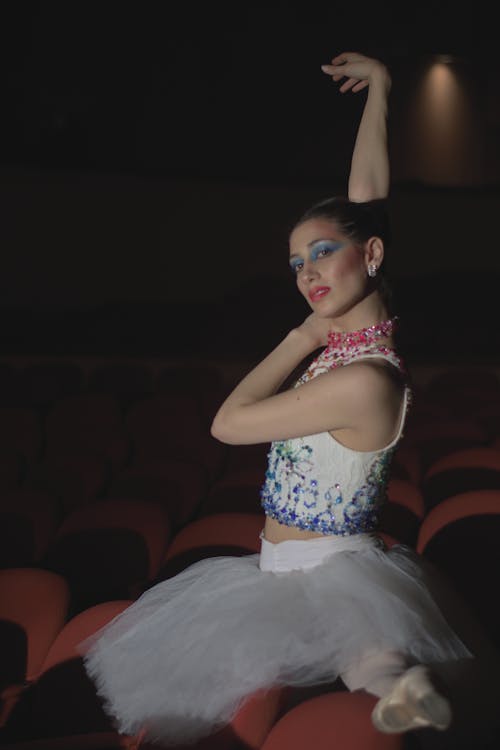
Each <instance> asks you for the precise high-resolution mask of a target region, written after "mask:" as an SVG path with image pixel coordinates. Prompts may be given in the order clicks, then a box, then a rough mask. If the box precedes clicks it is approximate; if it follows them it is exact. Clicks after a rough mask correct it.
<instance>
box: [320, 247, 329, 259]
mask: <svg viewBox="0 0 500 750" xmlns="http://www.w3.org/2000/svg"><path fill="white" fill-rule="evenodd" d="M332 253H333V247H322V248H321V249H319V250H318V251H317V252H316V258H326V256H327V255H331V254H332Z"/></svg>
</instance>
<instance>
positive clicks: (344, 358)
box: [261, 345, 410, 536]
mask: <svg viewBox="0 0 500 750" xmlns="http://www.w3.org/2000/svg"><path fill="white" fill-rule="evenodd" d="M368 358H378V359H380V358H382V359H385V360H387V361H389V362H390V363H391V364H392V365H393V366H395V367H397V368H398V369H399V370H400V371H403V370H404V368H403V365H402V362H401V360H400V358H399V357H398V355H397V354H396V352H395V351H394V350H393V349H389V348H387V347H384V346H373V345H372V346H367V347H358V348H357V349H356V350H354V351H352V350H351V351H342V350H336V349H333V348H331V347H327V348H326V349H324V350H323V352H322V353H321V354H320V355H319V357H317V358H316V359H315V360H314V361H313V362H312V363H311V364H310V365H309V367H308V368H307V370H306V371H305V372H304V373H303V375H302V376H301V377H300V378H299V379H298V381H297V382H296V383H295V385H294V387H295V388H297V387H300V386H301V385H303V384H304V383H306V382H308V381H309V380H310V379H311V378H314V377H317V376H318V375H320V374H322V373H325V372H328V371H329V370H331V369H332V368H334V367H339V366H343V365H346V364H349V363H350V362H353V361H355V360H356V361H359V360H360V359H368ZM409 401H410V390H409V387H408V386H405V389H404V396H403V407H402V411H401V417H400V424H399V427H398V431H397V434H396V437H395V438H394V440H392V441H391V443H390V444H389V445H387V446H385V447H384V448H382V449H379V450H374V451H356V450H353V449H352V448H348V447H346V446H344V445H342V444H341V443H339V442H338V441H337V440H335V438H334V437H332V435H331V434H330V433H329V432H322V433H318V434H315V435H306V436H304V437H300V438H293V439H289V440H278V441H275V442H273V443H272V444H271V448H270V451H269V453H268V468H267V471H266V476H265V482H264V484H263V486H262V489H261V501H262V507H263V509H264V511H265V513H266V515H267V516H269V517H271V518H274V519H276V520H277V521H278V522H279V523H282V524H285V525H286V526H295V527H297V528H299V529H303V530H307V531H314V532H319V533H322V534H339V535H342V536H346V535H350V534H356V533H359V532H370V531H374V530H375V529H376V527H377V522H378V514H379V511H380V508H381V506H382V505H383V503H384V501H385V499H386V489H387V481H388V475H389V469H390V463H391V458H392V455H393V453H394V451H395V449H396V446H397V444H398V442H399V440H400V439H401V437H402V431H403V427H404V422H405V416H406V411H407V407H408V404H409Z"/></svg>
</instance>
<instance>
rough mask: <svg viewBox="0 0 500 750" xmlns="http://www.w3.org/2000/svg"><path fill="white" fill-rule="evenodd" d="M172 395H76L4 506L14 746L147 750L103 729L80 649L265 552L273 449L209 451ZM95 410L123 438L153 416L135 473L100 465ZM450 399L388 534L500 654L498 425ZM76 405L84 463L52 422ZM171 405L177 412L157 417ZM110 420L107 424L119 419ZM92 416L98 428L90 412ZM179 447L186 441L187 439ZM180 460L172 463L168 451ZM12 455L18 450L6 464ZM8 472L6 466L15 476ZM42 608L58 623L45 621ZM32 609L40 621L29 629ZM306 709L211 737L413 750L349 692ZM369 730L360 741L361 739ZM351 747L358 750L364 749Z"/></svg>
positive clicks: (7, 716)
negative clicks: (234, 559)
mask: <svg viewBox="0 0 500 750" xmlns="http://www.w3.org/2000/svg"><path fill="white" fill-rule="evenodd" d="M465 391H466V389H465V390H464V392H465ZM484 393H486V388H485V389H484ZM171 396H172V394H171V393H169V394H167V395H166V397H163V396H162V397H158V396H154V397H152V396H150V397H148V398H143V399H141V400H139V401H130V402H129V403H128V405H127V406H126V408H124V404H125V402H122V404H119V408H118V409H117V408H116V399H115V397H114V396H113V395H111V394H102V393H100V394H99V393H95V394H90V393H85V394H79V395H78V394H74V395H72V396H68V397H67V399H66V398H65V399H61V401H57V403H56V404H54V405H53V407H51V408H49V409H47V410H46V411H45V414H43V415H40V412H37V416H38V418H40V417H41V425H42V436H44V437H43V440H42V453H41V455H39V456H38V459H37V461H35V462H31V461H28V460H26V461H25V464H24V467H23V469H24V470H25V471H24V475H23V476H21V481H19V480H18V481H16V482H13V483H11V484H10V485H9V484H8V483H6V485H5V486H4V487H3V489H2V490H1V491H0V534H2V533H3V538H2V537H0V550H3V553H4V555H5V556H4V561H3V563H4V564H3V568H4V569H3V570H0V602H1V604H0V607H1V609H0V622H1V627H2V638H1V639H0V640H1V643H0V649H1V652H0V655H1V656H2V659H1V660H0V663H1V664H2V665H3V664H5V665H6V666H5V670H2V684H1V687H2V688H3V690H2V705H3V708H2V711H3V713H2V717H3V718H2V722H1V723H2V724H3V729H1V730H0V742H2V743H5V747H12V748H14V747H15V748H17V750H23V747H25V748H26V749H27V750H35V748H39V749H40V750H42V748H44V747H45V748H47V750H48V748H51V750H52V748H54V749H55V748H57V747H64V748H67V750H70V748H75V750H76V748H77V747H82V748H87V747H88V748H90V747H94V748H102V750H104V748H105V747H132V746H133V743H134V738H123V737H119V736H118V735H117V733H116V732H114V730H113V728H112V727H111V726H110V724H109V720H108V719H107V718H106V717H105V715H104V714H103V712H102V708H101V706H100V704H99V702H98V700H97V698H96V696H95V691H94V688H93V686H92V685H90V683H89V682H88V680H87V679H86V677H85V674H84V672H83V669H82V665H81V661H80V659H79V656H78V654H77V653H76V649H75V647H76V644H77V643H78V642H80V641H81V640H82V639H83V638H84V637H86V636H87V635H91V634H92V633H93V632H95V630H97V629H98V628H99V627H100V626H101V625H102V624H104V623H105V622H107V621H108V620H109V619H111V617H113V616H114V615H115V614H117V613H118V612H119V611H121V608H123V607H125V606H128V604H129V603H130V602H131V601H133V599H135V598H136V597H137V596H138V595H140V593H141V592H142V591H143V590H145V589H146V588H149V587H150V586H152V585H154V584H155V583H158V582H159V581H161V580H165V579H166V578H169V577H171V576H173V575H176V574H177V573H178V572H180V571H181V570H183V569H184V568H185V567H186V566H187V565H189V564H191V563H192V562H195V561H196V560H198V559H201V558H204V557H209V556H214V555H218V554H230V555H240V554H249V553H254V552H256V551H258V546H259V540H258V535H259V532H260V530H261V528H262V525H263V522H264V517H263V515H262V513H261V510H260V506H259V494H258V490H259V487H260V484H261V482H262V478H263V474H264V470H265V460H266V453H267V449H268V446H266V445H259V446H230V447H228V446H221V445H220V444H218V443H216V441H210V440H209V441H208V442H209V443H211V444H212V446H216V447H215V448H213V449H212V448H209V449H208V450H207V451H206V452H204V451H203V450H202V449H201V446H202V445H203V444H204V443H203V439H202V438H201V435H202V434H203V435H205V439H206V435H207V431H206V425H207V416H208V417H209V414H208V412H207V413H206V414H205V417H203V415H202V414H203V413H202V411H201V410H200V409H197V408H196V407H193V399H191V398H190V397H189V396H188V395H187V394H184V396H182V395H181V394H178V396H177V397H176V399H177V404H176V403H175V402H176V399H175V398H174V399H172V398H171ZM417 396H418V393H417ZM94 398H95V399H96V402H97V403H100V404H101V406H102V405H103V404H105V403H106V402H107V403H108V404H110V403H114V407H113V409H114V414H115V415H118V423H119V419H120V416H121V419H122V422H121V424H122V426H123V424H124V423H125V424H127V417H128V416H129V415H130V414H134V409H135V407H138V406H139V405H140V404H142V403H147V404H148V408H149V409H150V411H149V416H148V417H147V418H146V419H144V421H143V425H144V429H145V433H146V439H145V443H144V452H143V453H141V452H136V450H135V447H134V449H133V450H132V451H129V453H128V454H127V455H126V456H125V459H124V460H123V456H124V454H121V456H122V457H121V458H120V453H119V451H118V450H116V452H115V453H112V452H109V453H106V452H101V453H100V452H99V451H96V450H95V447H96V445H106V434H107V433H106V430H104V429H102V425H101V424H100V423H99V418H100V417H99V409H98V408H96V409H94V410H92V407H91V404H92V399H94ZM158 398H160V401H159V400H158ZM473 398H474V399H476V404H477V403H478V402H479V399H478V397H477V395H475V396H474V397H472V396H470V400H471V402H472V400H473ZM162 399H163V401H162ZM444 400H445V396H444V397H443V400H442V401H440V400H439V399H436V401H435V402H433V401H432V399H430V398H428V400H427V401H425V400H423V399H422V400H421V401H420V404H421V405H420V406H418V407H417V406H416V407H415V408H414V410H413V416H412V418H411V419H409V422H408V425H407V429H406V430H405V436H404V438H403V441H402V443H401V445H400V447H399V448H398V450H397V452H396V455H395V460H394V464H393V474H392V478H391V481H390V483H389V500H390V502H389V503H387V505H386V506H385V509H384V512H383V514H382V518H381V528H382V531H383V536H384V538H385V541H386V543H387V544H388V545H389V546H390V545H392V544H393V543H394V542H396V541H402V542H405V543H408V544H410V545H411V546H413V547H414V548H415V550H416V551H417V552H418V553H419V554H421V555H423V556H425V557H426V558H427V559H428V560H429V561H430V562H432V563H434V564H436V565H437V566H438V568H440V569H441V570H442V571H443V572H445V573H446V575H447V576H448V577H449V578H451V580H452V581H453V583H454V585H455V586H456V588H457V590H458V591H459V593H460V594H461V595H462V596H463V597H464V598H465V600H466V601H467V603H468V605H469V606H470V607H471V608H472V609H473V610H474V612H475V615H476V616H477V617H478V619H479V620H480V622H481V623H482V625H483V627H484V628H485V629H486V630H487V632H488V633H489V635H490V636H491V638H492V640H494V641H495V642H496V643H497V644H498V633H499V632H500V627H499V625H500V614H499V611H498V607H497V605H496V602H495V599H494V597H492V596H491V593H490V591H489V588H490V579H489V577H488V576H485V575H484V571H487V570H496V569H498V562H499V560H498V553H497V551H496V549H497V545H496V544H495V539H496V537H497V535H498V531H499V528H498V526H499V523H500V487H499V484H498V477H499V474H500V472H499V470H498V460H499V454H500V444H499V442H498V440H497V435H496V433H495V429H493V428H492V425H494V420H493V419H492V420H491V421H490V423H489V425H488V426H487V425H486V423H483V422H481V421H478V420H477V419H476V418H475V417H474V418H472V417H471V418H470V419H468V418H467V417H466V416H464V414H463V412H461V416H460V418H459V417H457V416H456V415H453V413H452V411H451V410H450V408H448V407H447V408H446V409H444V408H443V403H444ZM62 402H65V403H70V404H72V405H73V406H74V405H75V404H80V403H86V404H87V415H86V416H87V417H89V419H88V423H90V424H92V425H93V427H92V428H91V429H89V430H88V433H87V436H86V437H87V440H86V441H85V440H84V439H83V436H84V435H85V430H83V429H75V430H74V434H75V435H76V436H78V437H77V439H76V440H77V444H78V445H79V446H80V450H76V448H75V446H74V445H73V446H71V445H69V444H70V443H71V440H70V436H71V434H72V432H71V431H72V429H73V428H74V427H75V420H74V419H71V418H70V419H67V420H66V419H62V423H63V424H64V425H65V426H64V429H63V431H62V433H63V434H65V435H66V440H64V439H62V440H61V441H60V442H59V444H58V448H57V450H55V451H50V452H47V451H46V445H47V441H46V432H45V431H46V426H47V425H48V424H49V422H50V418H49V415H50V414H51V411H52V409H54V410H56V411H57V409H56V407H58V406H59V405H60V403H62ZM450 402H451V399H450ZM161 403H163V404H165V403H166V404H168V407H167V408H166V409H165V410H162V409H161V408H160V409H159V410H158V411H156V407H158V405H159V404H161ZM418 403H419V402H418V398H417V401H416V404H418ZM188 404H190V405H188ZM11 408H12V409H13V410H15V409H14V408H13V407H11ZM15 408H17V409H20V408H24V409H25V410H26V411H28V412H29V411H30V409H26V407H19V406H18V407H15ZM63 412H64V410H63ZM77 412H78V410H77ZM101 412H102V414H104V415H106V409H105V408H104V409H101ZM139 413H140V414H141V412H140V410H139ZM74 414H75V412H74V411H73V417H74ZM80 414H81V415H82V417H84V415H85V409H82V410H81V412H80ZM172 414H176V415H177V416H180V415H182V414H184V415H185V416H186V415H187V417H186V424H184V425H182V424H181V423H179V425H180V426H179V429H178V430H177V431H176V430H174V431H172V420H170V421H169V417H168V415H170V416H172ZM190 414H191V415H192V416H193V421H192V422H191V423H190V422H189V419H190V417H189V415H190ZM92 415H94V416H95V421H92ZM150 419H151V420H152V421H150ZM56 421H57V420H56ZM76 421H78V420H76ZM83 421H84V419H83ZM196 421H197V422H198V427H197V428H196V430H195V431H193V430H191V426H192V425H193V424H194V423H195V422H196ZM131 422H132V423H134V420H133V419H132V420H131ZM137 422H138V423H141V419H140V418H139V419H138V420H137ZM137 422H135V424H137ZM152 424H153V425H154V424H156V425H157V426H158V432H156V431H155V429H152V428H151V425H152ZM184 430H185V431H184ZM7 432H8V431H7ZM110 434H111V435H113V434H114V433H113V432H112V431H111V433H110ZM123 434H124V433H123V432H122V433H121V435H123ZM176 435H177V438H178V439H177V440H171V438H172V437H175V436H176ZM115 436H116V434H115ZM184 437H185V439H184ZM198 437H200V442H197V440H198ZM190 439H191V440H190ZM119 442H120V441H119V440H118V441H116V444H117V445H119ZM112 443H113V440H111V441H110V444H112ZM82 444H84V445H85V448H86V450H85V451H84V450H81V445H82ZM12 445H13V441H12V440H11V441H10V447H11V448H12ZM166 445H169V446H170V445H172V446H173V448H172V450H170V449H169V450H165V446H166ZM8 447H9V441H8V440H6V441H5V442H4V448H5V450H6V452H7V448H8ZM211 450H213V452H212V453H210V451H211ZM139 454H140V459H138V458H137V456H138V455H139ZM49 455H50V458H49ZM113 456H114V457H115V459H116V460H115V461H113ZM200 457H202V460H200ZM1 465H2V464H1V460H0V475H1V474H2V470H1ZM6 465H8V462H6ZM34 467H36V470H35V468H34ZM48 467H51V470H49V468H48ZM26 469H29V470H28V471H26ZM99 470H101V473H99ZM5 475H6V476H8V472H7V471H6V472H5ZM35 480H36V481H35ZM2 522H3V523H2ZM9 524H10V526H9ZM16 535H17V536H16ZM9 545H10V547H9ZM23 545H24V549H25V551H26V555H25V557H24V558H23V559H22V561H21V562H20V563H19V557H18V558H17V563H19V564H20V565H22V566H24V567H22V568H20V567H19V565H18V564H17V563H16V560H15V559H14V556H15V554H16V551H17V553H19V552H20V551H22V549H23ZM9 549H10V554H11V557H10V559H9ZM29 550H31V551H29ZM464 550H465V551H466V553H467V554H464ZM30 575H33V576H35V577H36V576H37V575H38V576H40V575H41V576H46V578H45V583H42V582H41V579H38V581H37V582H35V583H33V581H31V582H30V580H29V579H30ZM9 576H10V579H9ZM23 576H24V579H23V580H21V579H22V577H23ZM47 576H48V577H49V578H47ZM49 579H50V582H49ZM9 586H11V588H10V589H9ZM2 587H3V588H2ZM30 587H31V588H30ZM35 589H36V590H37V595H35V594H34V593H33V592H34V591H35ZM9 591H10V593H9ZM16 592H17V593H16ZM52 597H53V599H52ZM37 603H38V605H39V609H40V610H43V613H44V614H43V616H40V614H39V613H37V612H36V609H37ZM31 605H32V606H33V612H31V611H30V613H28V614H26V611H27V610H26V608H28V610H29V607H30V606H31ZM51 614H52V615H53V616H54V619H53V620H52V622H51V623H46V621H45V620H44V617H45V618H47V617H48V616H49V615H51ZM49 619H50V618H49ZM35 644H36V645H35ZM4 654H5V656H4ZM367 698H369V696H367ZM290 700H291V699H290V697H289V696H288V697H287V696H286V695H285V693H284V692H283V691H274V692H271V693H269V694H265V695H263V696H255V699H254V700H252V701H250V702H249V704H248V705H246V706H245V707H244V708H243V710H242V711H241V712H240V713H239V714H238V717H237V718H236V720H235V721H234V722H233V724H232V725H231V726H230V727H228V728H226V729H225V730H224V731H223V732H221V733H220V735H219V736H217V737H216V738H211V740H210V741H209V742H208V744H207V745H206V750H209V748H214V750H215V748H216V749H217V750H219V749H220V750H228V748H231V747H233V748H235V750H236V748H241V750H243V748H244V749H245V750H248V747H252V748H259V749H261V750H281V748H284V747H287V748H288V747H291V748H293V747H294V745H293V741H294V739H293V738H299V737H302V738H303V741H304V737H305V735H304V734H302V735H301V733H300V732H301V730H300V727H302V728H303V727H304V726H305V727H309V729H308V730H307V731H309V732H310V731H311V726H309V722H310V721H313V720H314V721H316V722H317V723H318V724H317V725H318V727H323V730H324V731H323V733H322V734H321V737H319V736H318V738H317V739H316V740H315V742H317V743H319V744H317V745H315V746H317V747H320V748H321V747H322V744H321V743H322V742H324V743H326V742H330V744H329V746H332V747H333V746H335V745H334V742H336V741H337V738H338V737H339V736H342V738H343V739H342V741H343V743H344V744H342V745H341V746H342V747H345V748H346V749H347V750H348V749H349V748H350V747H352V748H359V747H363V748H365V747H372V746H373V747H374V748H375V747H380V748H381V750H383V748H389V747H403V745H402V744H390V743H391V742H392V743H397V742H399V743H401V741H402V740H401V738H393V737H387V736H383V735H379V734H378V733H376V732H374V730H373V729H372V728H371V724H370V722H369V712H370V706H371V705H372V704H371V703H370V701H369V700H368V701H366V696H364V694H361V698H360V696H359V695H356V694H352V695H351V694H346V695H344V694H343V693H338V692H334V693H331V694H329V695H326V696H320V697H318V698H317V699H312V700H306V701H305V702H302V703H300V705H298V706H297V707H295V708H294V707H293V705H292V707H291V708H290V706H291V703H290ZM292 704H293V701H292ZM328 712H331V713H330V716H331V721H330V722H327V715H328ZM342 716H343V717H344V718H345V722H344V723H343V718H342ZM321 717H323V718H321ZM348 717H351V718H350V720H348ZM295 720H297V722H298V724H297V725H295V724H294V722H295ZM332 721H333V725H335V723H338V725H339V726H343V727H345V737H344V735H343V734H341V735H337V734H335V733H334V732H332V726H333V725H332ZM353 723H356V726H357V727H359V728H360V732H361V733H360V734H356V732H354V731H353V726H352V725H353ZM349 728H350V731H349ZM338 731H339V732H341V731H342V730H340V729H339V730H338ZM351 739H352V741H353V742H354V743H357V744H349V742H350V741H351ZM455 739H456V738H455ZM44 743H45V745H44ZM273 743H275V744H273ZM280 743H281V744H280ZM286 743H289V744H286ZM2 746H4V744H2ZM299 746H300V745H297V748H298V747H299ZM415 747H417V746H416V745H415ZM449 747H450V748H451V747H459V745H449ZM477 747H478V750H479V748H481V750H483V748H482V746H480V745H477ZM492 747H493V746H492ZM485 750H486V745H485ZM487 750H490V748H489V746H488V748H487Z"/></svg>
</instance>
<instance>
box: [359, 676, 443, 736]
mask: <svg viewBox="0 0 500 750" xmlns="http://www.w3.org/2000/svg"><path fill="white" fill-rule="evenodd" d="M451 718H452V715H451V707H450V704H449V702H448V699H447V698H446V697H445V696H444V695H443V694H442V693H441V692H439V691H438V690H437V688H436V687H435V685H434V682H433V678H432V674H431V671H430V670H429V669H428V668H427V667H424V666H423V665H418V666H415V667H411V668H410V669H408V670H407V671H406V672H405V673H404V674H403V675H402V676H401V677H400V678H399V679H398V680H397V682H396V684H395V685H394V687H393V688H392V690H391V691H390V693H389V694H388V695H385V696H384V697H383V698H380V700H379V701H378V702H377V703H376V705H375V708H374V709H373V711H372V723H373V725H374V726H375V728H376V729H378V730H379V732H385V733H386V734H399V733H401V732H407V731H409V730H411V729H423V728H425V727H431V728H434V729H439V730H441V731H443V730H445V729H447V728H448V727H449V726H450V723H451Z"/></svg>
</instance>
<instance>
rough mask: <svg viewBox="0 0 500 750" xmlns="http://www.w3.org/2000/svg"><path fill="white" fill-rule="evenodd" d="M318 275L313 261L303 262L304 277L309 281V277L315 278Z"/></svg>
mask: <svg viewBox="0 0 500 750" xmlns="http://www.w3.org/2000/svg"><path fill="white" fill-rule="evenodd" d="M317 275H318V270H317V268H315V266H314V263H311V261H307V262H306V263H304V278H305V279H306V280H307V281H310V280H311V279H315V278H316V277H317Z"/></svg>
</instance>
